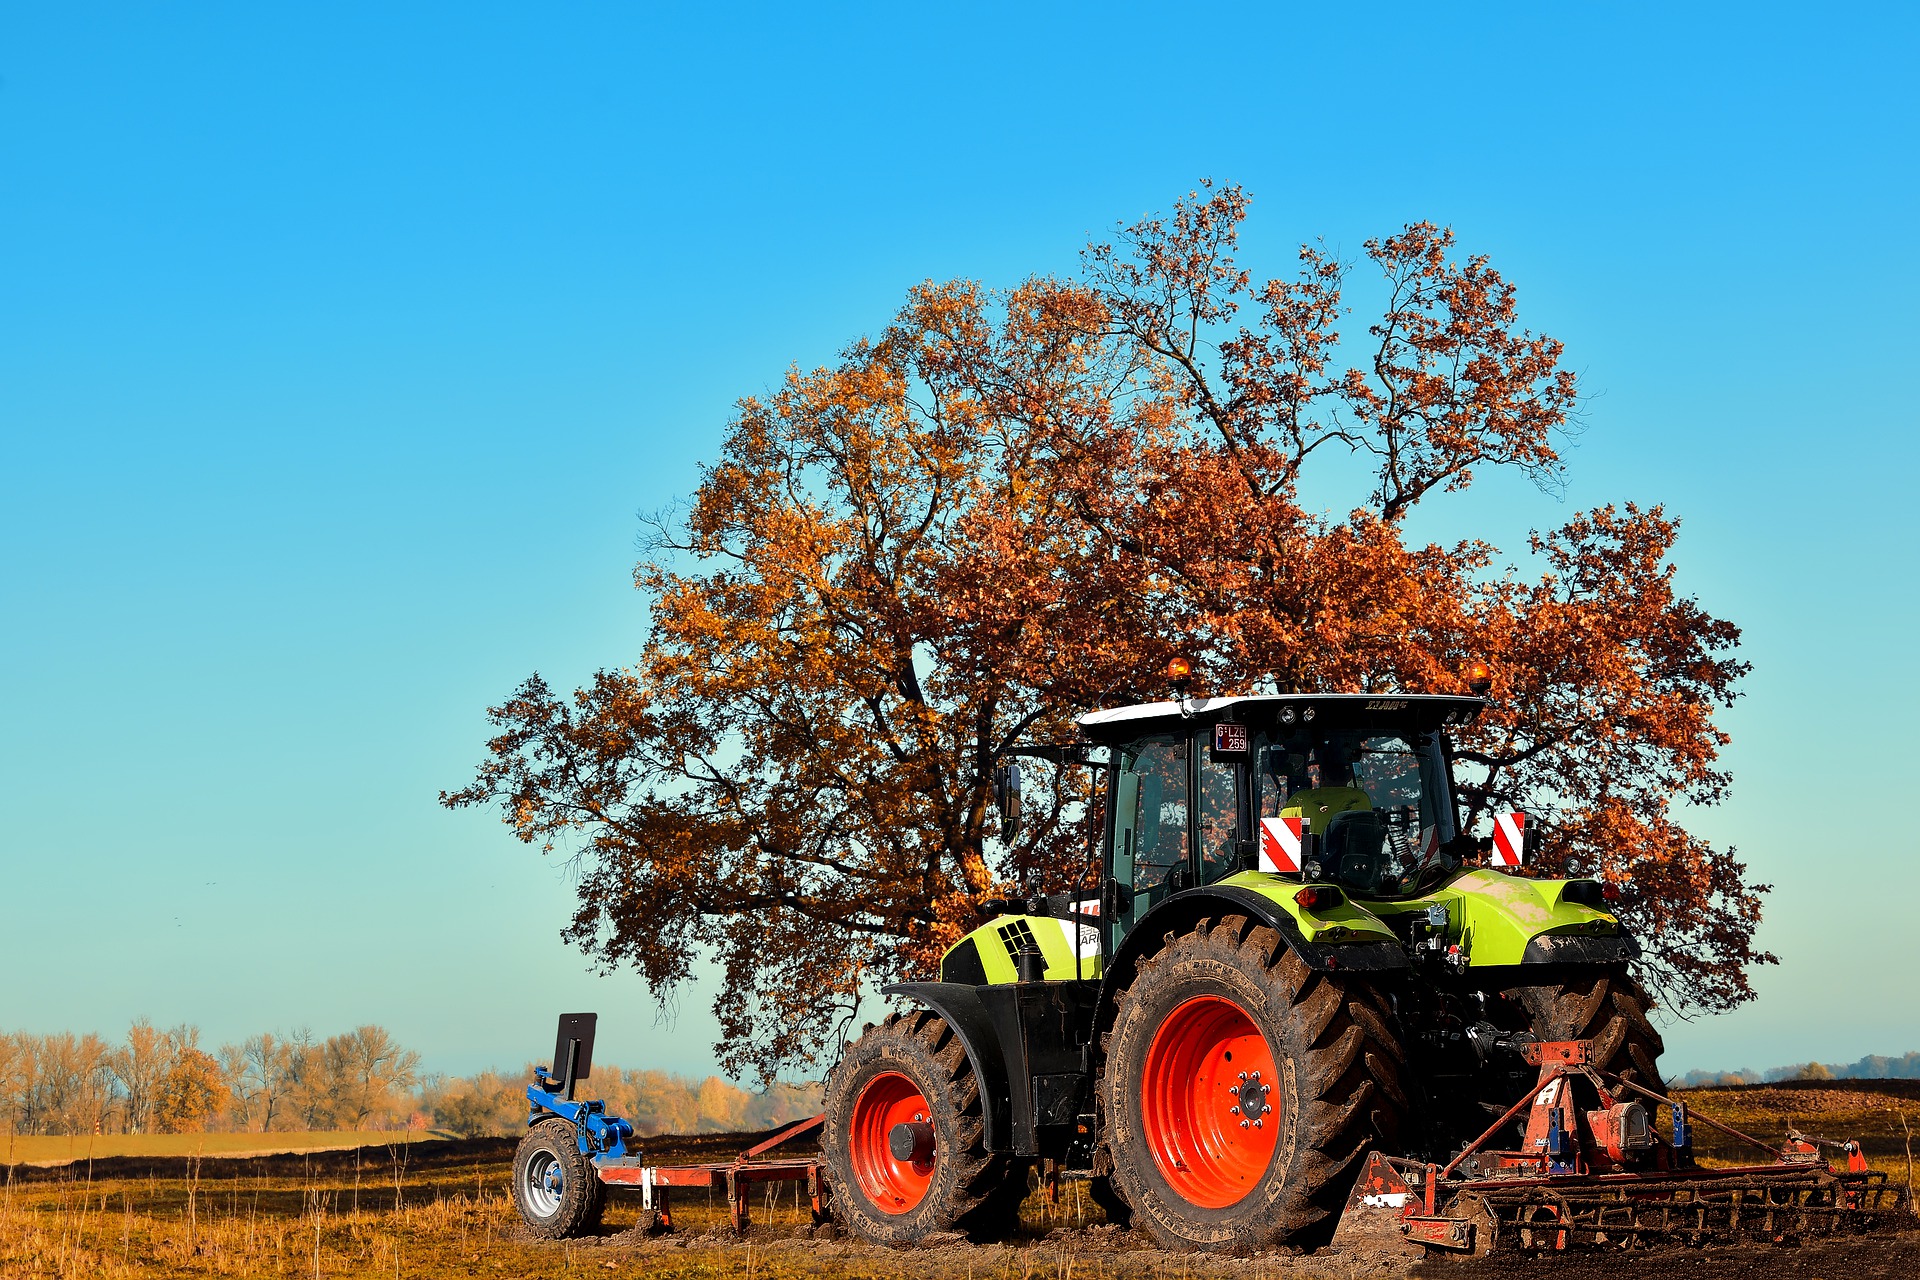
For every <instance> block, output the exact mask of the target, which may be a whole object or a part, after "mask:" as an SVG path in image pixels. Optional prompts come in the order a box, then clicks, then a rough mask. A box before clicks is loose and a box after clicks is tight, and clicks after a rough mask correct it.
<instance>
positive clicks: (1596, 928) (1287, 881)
mask: <svg viewBox="0 0 1920 1280" xmlns="http://www.w3.org/2000/svg"><path fill="white" fill-rule="evenodd" d="M1220 883H1221V884H1226V885H1233V886H1235V887H1237V888H1240V889H1244V890H1247V891H1249V892H1252V893H1257V894H1259V895H1260V896H1261V897H1262V898H1265V899H1267V900H1268V901H1269V902H1271V903H1273V904H1274V907H1275V908H1276V909H1277V910H1278V911H1281V912H1284V913H1285V914H1286V915H1288V916H1290V917H1291V918H1292V919H1293V922H1294V924H1295V925H1297V926H1298V927H1299V929H1300V935H1301V937H1303V938H1304V939H1306V940H1307V941H1308V942H1315V943H1322V944H1341V943H1360V942H1394V941H1396V940H1397V939H1398V937H1399V936H1400V935H1398V934H1396V933H1395V932H1394V930H1393V928H1392V927H1391V923H1390V922H1392V921H1394V920H1395V919H1397V918H1400V917H1405V916H1410V915H1424V914H1426V911H1427V908H1428V907H1429V906H1432V905H1434V904H1436V903H1437V904H1439V905H1441V906H1444V907H1445V908H1446V909H1447V936H1446V940H1447V942H1448V943H1449V944H1457V945H1458V946H1459V947H1460V949H1461V950H1462V951H1464V952H1465V953H1466V955H1467V961H1468V964H1469V966H1470V967H1472V968H1475V969H1485V968H1493V967H1497V966H1501V965H1516V964H1520V963H1522V962H1523V961H1524V959H1525V953H1526V949H1527V944H1528V943H1529V942H1531V941H1533V940H1534V939H1535V938H1537V937H1540V936H1542V935H1546V934H1551V935H1555V936H1569V935H1571V936H1576V937H1617V936H1618V935H1619V933H1620V922H1619V921H1618V920H1617V919H1615V918H1614V917H1613V916H1611V915H1609V914H1607V913H1606V912H1604V911H1597V910H1594V909H1593V908H1591V907H1585V906H1581V905H1580V904H1579V903H1575V902H1566V901H1563V900H1562V898H1561V895H1562V893H1564V892H1565V890H1566V887H1567V882H1566V881H1565V880H1534V879H1530V878H1528V877H1525V876H1515V875H1508V874H1506V873H1504V872H1500V871H1490V870H1486V869H1477V870H1463V871H1460V872H1457V873H1455V874H1454V876H1453V877H1452V878H1451V879H1449V880H1448V881H1446V882H1445V883H1443V884H1441V885H1439V886H1437V887H1435V888H1433V889H1431V890H1429V891H1428V892H1426V893H1423V894H1420V895H1419V896H1417V897H1411V898H1395V899H1391V900H1372V899H1362V900H1358V901H1356V900H1354V899H1352V898H1348V897H1346V896H1345V895H1344V894H1343V895H1342V900H1341V902H1340V904H1339V905H1338V906H1335V907H1328V908H1325V909H1323V910H1320V911H1308V910H1307V909H1306V908H1305V907H1303V906H1301V905H1300V904H1299V903H1298V902H1295V901H1294V895H1295V894H1296V893H1298V892H1299V891H1300V889H1301V887H1302V886H1301V883H1300V881H1298V880H1295V879H1292V878H1290V877H1282V876H1278V875H1274V874H1271V873H1269V872H1263V871H1242V872H1240V873H1239V874H1237V875H1233V876H1229V877H1228V878H1227V879H1225V880H1223V881H1220ZM1075 928H1076V926H1075V925H1074V923H1073V922H1072V921H1069V920H1061V919H1057V918H1054V917H1050V916H1024V915H1021V916H1000V917H998V918H997V919H994V920H992V921H989V922H988V923H986V924H983V925H981V926H980V927H979V928H978V929H975V930H974V931H973V932H972V933H969V934H968V935H967V936H966V937H964V938H962V939H961V940H960V941H959V942H958V943H956V944H954V946H953V947H952V948H951V949H950V950H948V952H947V958H946V959H945V960H943V961H942V965H941V968H942V972H943V973H945V972H947V971H948V961H950V960H956V959H963V958H968V957H966V956H965V953H966V951H967V950H968V949H969V948H971V949H972V951H973V952H974V953H975V954H977V955H978V957H979V963H980V969H981V971H983V972H984V973H985V975H986V980H987V982H989V983H991V984H994V985H996V986H997V985H999V984H1001V983H1005V982H1012V981H1014V978H1015V971H1014V963H1013V956H1014V953H1015V952H1017V951H1019V950H1020V948H1021V947H1022V946H1024V945H1025V944H1026V943H1027V942H1028V941H1031V942H1032V943H1033V944H1034V945H1035V946H1037V947H1039V948H1040V954H1041V956H1042V957H1043V958H1044V959H1045V961H1046V977H1047V980H1048V981H1053V982H1057V981H1063V980H1065V979H1069V978H1075V977H1079V978H1089V979H1091V978H1098V977H1100V976H1101V965H1100V947H1099V941H1098V938H1097V936H1096V933H1095V931H1094V930H1093V929H1092V928H1091V927H1090V926H1079V929H1080V948H1079V952H1080V955H1079V960H1078V967H1077V969H1076V965H1075V947H1074V941H1073V939H1074V931H1075ZM955 967H956V968H958V966H955ZM968 967H969V968H970V965H969V966H968Z"/></svg>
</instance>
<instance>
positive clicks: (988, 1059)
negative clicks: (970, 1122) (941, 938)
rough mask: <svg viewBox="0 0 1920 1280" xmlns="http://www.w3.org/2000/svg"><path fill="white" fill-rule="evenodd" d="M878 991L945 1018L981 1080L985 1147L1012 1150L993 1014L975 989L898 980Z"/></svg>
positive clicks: (1008, 1101)
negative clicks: (990, 1014)
mask: <svg viewBox="0 0 1920 1280" xmlns="http://www.w3.org/2000/svg"><path fill="white" fill-rule="evenodd" d="M880 994H881V995H886V996H898V997H900V998H902V999H905V1000H912V1001H914V1002H915V1003H918V1004H922V1005H925V1006H926V1007H927V1008H929V1009H931V1010H933V1011H934V1012H935V1013H937V1014H939V1015H940V1016H941V1017H942V1018H944V1019H946V1022H947V1025H948V1026H950V1027H952V1028H953V1034H954V1035H956V1036H958V1037H959V1038H960V1047H961V1048H963V1049H965V1050H966V1051H967V1063H968V1065H970V1066H971V1067H972V1068H973V1078H974V1079H975V1080H976V1081H977V1082H979V1085H980V1118H981V1121H982V1122H983V1123H984V1124H985V1126H986V1134H985V1143H986V1148H987V1150H989V1151H1008V1150H1011V1149H1012V1137H1013V1134H1012V1128H1013V1122H1012V1118H1011V1113H1012V1101H1011V1099H1012V1090H1010V1089H1008V1088H1007V1066H1006V1062H1007V1060H1006V1054H1005V1053H1004V1052H1003V1050H1002V1048H1001V1044H1000V1035H999V1033H998V1032H997V1031H995V1030H994V1026H993V1019H992V1018H991V1017H990V1016H989V1015H988V1013H987V1007H986V1005H985V1004H983V1003H982V1002H981V1000H980V988H978V987H975V986H970V985H968V984H966V983H962V982H897V983H894V984H893V985H892V986H887V987H882V988H881V989H880Z"/></svg>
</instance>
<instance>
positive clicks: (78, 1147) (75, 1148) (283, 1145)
mask: <svg viewBox="0 0 1920 1280" xmlns="http://www.w3.org/2000/svg"><path fill="white" fill-rule="evenodd" d="M438 1136H439V1135H436V1134H433V1133H426V1132H417V1131H411V1130H399V1131H396V1132H392V1133H389V1132H385V1131H378V1130H370V1129H365V1130H361V1129H323V1130H315V1131H300V1132H285V1133H280V1132H276V1133H102V1134H65V1135H60V1136H55V1137H47V1136H40V1135H35V1136H31V1137H29V1136H14V1137H9V1138H6V1139H4V1140H0V1164H66V1163H69V1162H71V1161H75V1160H111V1159H115V1158H117V1157H121V1156H245V1155H268V1154H273V1153H277V1152H296V1153H297V1152H303V1151H327V1150H332V1149H334V1148H349V1149H350V1148H353V1147H365V1146H372V1145H374V1144H385V1143H389V1142H409V1141H411V1142H432V1141H435V1140H437V1138H438Z"/></svg>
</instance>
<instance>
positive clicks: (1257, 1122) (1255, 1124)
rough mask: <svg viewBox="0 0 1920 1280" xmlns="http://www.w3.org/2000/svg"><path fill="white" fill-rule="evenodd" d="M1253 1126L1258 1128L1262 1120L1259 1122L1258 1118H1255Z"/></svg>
mask: <svg viewBox="0 0 1920 1280" xmlns="http://www.w3.org/2000/svg"><path fill="white" fill-rule="evenodd" d="M1253 1127H1254V1128H1256V1129H1258V1128H1259V1127H1260V1122H1259V1121H1258V1120H1255V1121H1254V1122H1253Z"/></svg>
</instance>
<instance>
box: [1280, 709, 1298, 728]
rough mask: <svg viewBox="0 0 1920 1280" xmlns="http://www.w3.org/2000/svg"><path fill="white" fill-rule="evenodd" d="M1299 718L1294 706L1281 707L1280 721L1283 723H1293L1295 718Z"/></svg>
mask: <svg viewBox="0 0 1920 1280" xmlns="http://www.w3.org/2000/svg"><path fill="white" fill-rule="evenodd" d="M1298 718H1299V717H1298V716H1297V715H1296V714H1295V713H1294V710H1293V708H1292V707H1282V708H1280V723H1281V724H1292V723H1293V722H1294V721H1295V720H1297V719H1298Z"/></svg>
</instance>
